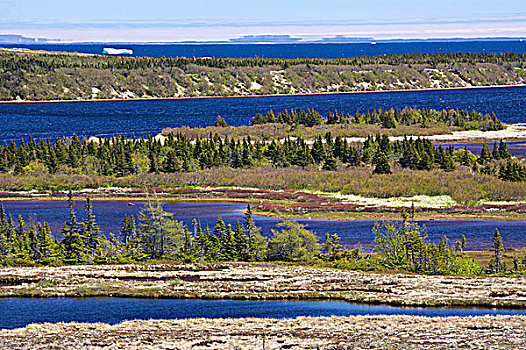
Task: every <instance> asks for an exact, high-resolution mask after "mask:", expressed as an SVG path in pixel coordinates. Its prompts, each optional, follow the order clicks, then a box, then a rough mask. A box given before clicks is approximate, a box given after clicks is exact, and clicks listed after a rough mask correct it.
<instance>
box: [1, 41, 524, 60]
mask: <svg viewBox="0 0 526 350" xmlns="http://www.w3.org/2000/svg"><path fill="white" fill-rule="evenodd" d="M0 46H1V47H10V48H13V47H17V48H28V49H32V50H46V51H67V52H82V53H92V54H102V49H103V48H104V47H108V46H109V47H114V48H118V49H132V50H133V55H134V56H148V57H161V56H164V57H217V58H219V57H255V56H258V57H268V58H314V57H316V58H340V57H355V56H377V55H396V54H404V53H456V52H462V53H481V52H486V53H504V52H514V53H525V52H526V41H520V40H496V41H490V40H485V41H476V40H470V41H442V42H430V41H428V42H396V43H385V42H378V43H376V44H375V45H372V44H370V43H354V44H220V45H218V44H160V45H156V44H37V45H35V44H31V45H24V44H9V45H7V44H1V45H0Z"/></svg>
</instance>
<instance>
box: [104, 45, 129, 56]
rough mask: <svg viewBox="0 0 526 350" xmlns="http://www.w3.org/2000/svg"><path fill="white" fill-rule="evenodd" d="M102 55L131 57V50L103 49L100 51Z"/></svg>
mask: <svg viewBox="0 0 526 350" xmlns="http://www.w3.org/2000/svg"><path fill="white" fill-rule="evenodd" d="M102 54H103V55H133V50H132V49H114V48H113V47H105V48H103V49H102Z"/></svg>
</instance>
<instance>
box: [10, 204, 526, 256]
mask: <svg viewBox="0 0 526 350" xmlns="http://www.w3.org/2000/svg"><path fill="white" fill-rule="evenodd" d="M1 203H3V205H4V208H5V209H6V211H7V212H9V213H11V214H13V215H15V214H16V215H18V214H22V216H23V217H24V220H26V222H38V221H47V222H48V223H49V225H50V227H51V230H52V231H53V233H54V234H55V235H56V236H58V237H61V234H60V231H61V229H62V227H63V225H64V222H65V221H66V219H67V216H68V211H67V203H66V201H1ZM134 204H136V205H134V206H129V205H128V203H127V202H123V201H97V200H94V201H93V211H94V213H95V215H96V216H97V222H98V224H99V225H100V226H101V229H102V231H103V232H105V233H107V232H113V233H118V232H119V230H120V227H121V222H122V219H123V217H124V214H128V215H130V214H133V215H135V216H136V217H137V214H138V212H139V211H140V209H141V207H142V206H143V205H144V203H143V202H134ZM83 205H84V202H83V201H77V202H76V206H77V209H78V211H77V217H79V218H82V217H83V213H84V211H83ZM163 206H164V209H165V210H166V211H168V212H171V213H173V214H174V218H175V219H177V220H179V221H183V222H184V223H185V224H186V225H188V227H189V228H190V230H192V227H193V226H192V220H193V219H194V218H198V219H200V220H201V223H202V225H203V227H204V226H206V225H208V226H210V227H211V228H213V227H214V225H215V223H216V220H217V217H218V216H221V217H222V218H223V220H224V221H225V222H226V223H227V224H231V225H232V227H235V224H236V221H237V220H240V222H243V213H242V212H241V211H240V210H241V209H245V208H246V205H245V204H237V203H194V202H187V203H185V202H180V203H164V205H163ZM14 219H15V220H16V217H14ZM254 219H255V222H256V225H257V226H259V227H261V228H262V233H263V234H264V235H265V236H269V235H270V234H271V230H272V229H276V228H277V227H276V225H277V224H278V223H279V222H280V221H279V220H278V219H274V218H270V217H265V216H258V215H255V216H254ZM297 221H298V222H299V223H301V224H305V225H306V226H307V228H308V229H310V230H312V231H314V232H315V233H316V234H317V235H318V237H319V238H320V240H321V241H324V240H325V234H326V233H327V232H328V233H329V234H333V233H337V234H338V235H339V236H340V238H341V240H342V243H343V244H344V245H345V246H347V247H350V248H354V247H360V248H361V249H363V250H365V251H370V250H371V249H372V246H373V245H372V242H373V239H374V235H373V234H372V228H373V225H374V220H352V221H338V220H308V219H303V220H297ZM421 224H424V225H426V227H427V233H428V236H429V240H430V241H431V242H435V243H438V242H440V239H441V237H442V234H445V235H446V236H447V237H448V238H449V240H450V242H451V243H453V242H454V241H456V240H460V239H461V238H462V235H463V234H464V235H465V236H466V238H467V246H466V250H481V249H491V247H492V237H493V232H494V231H495V228H496V227H497V228H498V229H499V231H500V234H501V235H502V238H503V240H504V245H505V246H506V247H516V248H520V247H523V246H526V221H490V220H430V221H422V222H421Z"/></svg>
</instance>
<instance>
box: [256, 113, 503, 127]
mask: <svg viewBox="0 0 526 350" xmlns="http://www.w3.org/2000/svg"><path fill="white" fill-rule="evenodd" d="M251 123H252V124H253V125H257V124H267V123H280V124H288V125H305V126H307V127H312V126H316V125H321V124H368V125H380V126H382V127H384V128H387V129H392V128H396V127H397V125H408V126H411V125H418V126H420V127H423V128H428V127H430V126H434V125H436V124H437V123H443V124H445V125H448V126H455V127H460V128H462V129H464V130H471V129H477V130H483V131H489V130H502V129H503V128H504V126H503V125H502V122H501V121H500V120H499V119H498V118H497V116H496V115H495V113H493V112H492V113H491V114H482V113H479V112H477V111H475V110H473V111H471V112H468V111H466V110H459V109H450V110H445V109H444V110H441V111H437V110H435V109H427V108H409V107H405V108H404V109H402V110H400V109H398V108H391V109H386V110H382V109H381V108H379V109H378V110H376V109H373V110H372V111H368V112H367V113H360V111H356V113H355V114H354V115H350V114H349V113H344V112H342V111H337V110H336V111H334V112H329V113H328V115H327V116H326V117H322V116H321V114H320V113H319V112H318V111H316V110H314V109H310V108H309V109H307V111H305V110H303V109H301V108H299V109H296V110H294V109H293V110H290V112H289V111H288V110H284V111H281V112H278V113H277V114H275V113H274V111H273V110H272V109H271V110H269V111H268V112H267V113H265V115H262V114H261V113H258V114H256V115H255V116H254V117H252V120H251Z"/></svg>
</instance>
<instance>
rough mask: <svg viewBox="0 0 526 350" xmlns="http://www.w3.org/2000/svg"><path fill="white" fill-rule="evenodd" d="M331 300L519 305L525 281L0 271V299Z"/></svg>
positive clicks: (196, 270) (293, 269)
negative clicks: (70, 297) (105, 297)
mask: <svg viewBox="0 0 526 350" xmlns="http://www.w3.org/2000/svg"><path fill="white" fill-rule="evenodd" d="M63 296H80V297H82V296H85V297H88V296H115V297H117V296H120V297H125V296H126V297H147V298H162V297H167V298H206V299H220V298H223V299H241V300H248V299H252V300H264V299H276V300H279V299H290V300H298V299H302V300H308V299H332V300H345V301H352V302H365V303H383V304H390V305H407V306H484V307H517V308H525V307H526V277H521V278H515V277H461V276H423V275H409V274H377V273H365V272H357V271H345V270H336V269H318V268H310V267H301V266H300V267H298V266H282V265H272V264H261V263H253V264H249V263H221V264H202V265H200V264H155V265H152V264H150V265H106V266H65V267H17V268H0V297H63Z"/></svg>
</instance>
